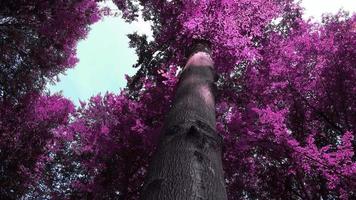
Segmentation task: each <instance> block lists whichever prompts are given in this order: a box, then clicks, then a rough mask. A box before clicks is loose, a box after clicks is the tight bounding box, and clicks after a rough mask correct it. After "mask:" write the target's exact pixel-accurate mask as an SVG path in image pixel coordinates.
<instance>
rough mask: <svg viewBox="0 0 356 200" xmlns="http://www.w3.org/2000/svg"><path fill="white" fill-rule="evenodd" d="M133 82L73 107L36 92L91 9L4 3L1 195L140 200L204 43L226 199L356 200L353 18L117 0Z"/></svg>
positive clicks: (87, 5) (58, 68)
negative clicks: (189, 63) (195, 52)
mask: <svg viewBox="0 0 356 200" xmlns="http://www.w3.org/2000/svg"><path fill="white" fill-rule="evenodd" d="M114 3H115V4H116V5H117V6H118V8H119V9H120V10H121V12H122V17H123V18H124V19H125V20H127V21H128V22H130V21H132V20H135V19H136V18H137V17H138V15H139V14H140V13H142V16H143V17H144V19H145V20H150V21H152V22H153V26H152V29H153V41H147V38H146V36H142V35H138V34H135V33H134V34H131V35H129V38H130V40H131V42H130V46H131V47H133V48H135V49H136V53H137V55H138V57H139V58H138V61H137V63H136V64H135V65H134V67H137V68H138V72H137V74H136V75H134V76H132V77H128V85H127V87H126V88H125V89H124V90H122V91H121V92H120V93H119V94H112V93H107V94H105V95H103V96H101V95H97V96H93V97H92V98H91V99H90V100H89V101H88V102H86V103H85V102H82V103H81V106H79V107H78V108H75V107H74V106H73V104H72V103H71V102H70V101H69V100H67V99H65V98H64V97H62V96H60V95H58V94H56V95H48V94H44V93H41V91H42V89H43V86H44V84H45V82H46V81H48V80H51V78H53V77H54V76H56V75H57V74H58V73H61V72H63V71H64V70H65V69H66V68H69V67H73V66H74V64H75V62H76V58H75V45H76V42H77V41H78V40H79V39H82V38H84V37H85V35H86V34H87V32H88V26H89V25H90V24H92V23H94V22H96V21H97V20H98V19H99V18H100V15H101V13H100V9H99V8H98V6H97V1H94V0H71V1H40V0H37V1H26V0H22V1H16V2H14V1H6V0H5V1H2V2H1V3H0V38H1V41H0V48H1V49H2V51H1V52H2V53H1V55H0V66H1V75H0V76H1V78H0V81H1V82H0V83H1V84H0V87H1V88H0V89H1V90H0V92H1V93H0V95H1V96H0V97H1V98H2V99H1V104H0V110H1V116H0V134H1V139H0V161H1V162H0V186H1V187H0V188H1V189H0V197H4V198H6V199H18V198H20V197H23V198H25V199H36V198H42V199H139V195H140V192H141V189H142V184H143V179H144V177H145V174H146V172H147V166H148V163H149V161H150V158H151V156H152V153H153V152H154V150H155V148H156V144H157V138H158V134H159V132H160V130H161V129H162V126H163V121H164V116H165V114H166V113H167V111H168V109H169V108H170V106H171V103H172V98H173V92H174V91H175V89H176V85H177V82H178V78H179V76H180V71H181V68H182V67H183V66H184V62H185V61H186V59H187V58H186V56H187V54H189V51H190V49H189V48H188V47H189V46H190V45H191V44H192V43H193V42H194V41H197V40H199V41H205V42H208V43H210V44H211V46H212V57H213V60H214V62H215V66H216V71H217V75H218V77H217V90H216V94H217V100H216V101H217V102H216V104H217V105H216V111H217V130H218V132H219V133H220V134H221V136H222V137H223V167H224V172H225V181H226V186H227V193H228V199H231V200H233V199H354V198H356V193H355V188H356V162H355V161H356V157H355V150H356V142H355V133H356V130H355V129H356V127H355V125H356V115H355V113H356V105H355V103H356V102H355V100H354V99H355V97H356V95H355V94H356V89H355V84H354V83H355V81H356V69H355V65H356V16H355V15H349V14H348V13H345V12H339V13H338V14H336V15H334V16H332V15H325V16H324V17H323V20H322V22H321V23H312V22H310V21H306V20H303V18H302V13H303V9H302V8H301V7H300V6H299V5H298V4H297V3H295V2H294V1H292V0H237V1H236V0H211V1H209V0H201V1H186V0H170V1H168V0H167V1H162V0H150V1H146V0H136V1H130V0H114Z"/></svg>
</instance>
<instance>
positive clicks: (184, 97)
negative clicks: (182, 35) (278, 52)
mask: <svg viewBox="0 0 356 200" xmlns="http://www.w3.org/2000/svg"><path fill="white" fill-rule="evenodd" d="M198 46H199V45H198ZM205 50H206V49H205ZM209 52H210V51H207V52H203V51H202V49H199V48H198V51H197V52H195V53H192V54H191V56H190V58H189V59H188V62H187V64H186V66H185V67H184V70H183V72H182V74H181V77H180V81H179V83H178V89H177V91H176V95H175V99H174V102H173V106H172V108H171V110H170V112H169V113H168V116H167V118H166V122H165V127H164V129H163V133H162V135H161V138H160V143H159V145H158V148H157V151H156V153H155V155H154V157H153V160H152V162H151V165H150V167H149V169H148V174H147V177H146V181H145V185H144V187H143V193H142V199H144V200H203V199H204V200H206V199H209V200H210V199H211V200H224V199H227V196H226V191H225V184H224V182H225V181H224V175H223V169H222V160H221V154H222V153H221V145H222V139H221V136H219V135H218V134H217V133H216V129H215V125H216V121H215V99H214V92H213V90H214V86H215V85H214V81H215V73H214V70H213V61H212V59H211V57H210V53H209Z"/></svg>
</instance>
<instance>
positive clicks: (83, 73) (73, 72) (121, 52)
mask: <svg viewBox="0 0 356 200" xmlns="http://www.w3.org/2000/svg"><path fill="white" fill-rule="evenodd" d="M107 6H109V7H111V8H114V6H113V4H112V3H111V4H107ZM302 6H304V7H305V8H306V10H305V16H304V17H305V18H309V17H312V18H314V21H319V20H320V16H321V14H322V13H325V12H329V13H336V12H337V11H338V10H339V9H340V8H341V7H343V8H344V9H345V10H348V11H350V12H356V0H303V1H302ZM135 31H137V32H139V33H142V34H143V33H145V34H147V35H149V36H150V35H151V34H152V33H151V30H150V24H149V23H147V22H144V21H143V20H142V19H140V20H139V21H137V22H133V23H131V24H128V23H125V22H124V21H123V20H122V19H121V18H120V17H105V18H104V19H103V20H101V21H99V22H97V23H96V24H94V25H92V26H91V31H90V32H89V34H88V36H87V38H86V39H85V40H82V41H80V42H79V43H78V49H77V56H78V58H79V60H80V61H79V63H78V64H77V65H76V66H75V68H73V69H69V70H67V71H66V74H65V75H60V76H59V79H60V81H59V82H57V83H56V84H55V85H48V86H47V88H48V89H49V90H50V91H51V93H55V92H62V94H63V95H64V96H65V97H67V98H69V99H71V100H72V101H73V102H74V103H75V104H77V105H78V103H79V101H78V100H79V99H80V100H82V101H83V100H84V101H85V100H87V99H89V98H90V97H91V96H93V95H96V94H98V93H102V94H104V93H105V92H106V91H110V92H114V93H118V92H119V91H120V89H121V88H123V87H125V86H126V80H125V74H128V75H133V74H135V72H136V69H133V68H132V67H131V66H132V65H133V64H134V63H135V62H136V60H137V56H136V54H135V51H134V49H130V48H129V45H128V42H129V40H128V38H127V37H126V35H127V34H129V33H133V32H135Z"/></svg>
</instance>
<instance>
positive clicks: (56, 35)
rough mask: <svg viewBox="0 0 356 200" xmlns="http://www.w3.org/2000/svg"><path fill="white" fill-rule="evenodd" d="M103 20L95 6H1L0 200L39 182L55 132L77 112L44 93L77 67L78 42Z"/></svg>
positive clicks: (41, 0)
mask: <svg viewBox="0 0 356 200" xmlns="http://www.w3.org/2000/svg"><path fill="white" fill-rule="evenodd" d="M99 18H100V12H99V8H98V6H97V2H96V1H95V0H70V1H64V0H63V1H62V0H59V1H57V0H56V1H46V0H36V1H30V0H20V1H12V0H2V1H1V2H0V52H1V53H0V138H1V139H0V188H1V189H0V199H19V198H20V197H21V196H22V195H23V194H24V193H27V191H28V190H29V188H30V185H31V183H36V181H38V180H40V177H39V172H41V171H42V170H43V167H44V163H46V162H47V160H48V159H49V158H48V154H49V150H50V149H51V148H50V146H51V143H52V142H53V140H54V138H56V137H57V136H56V135H55V134H54V133H53V129H55V128H58V127H61V126H64V125H65V124H66V123H68V122H69V116H70V114H71V113H73V112H74V106H73V104H72V103H71V102H70V101H69V100H67V99H64V98H63V97H61V96H59V95H53V96H48V95H47V94H42V90H43V89H44V87H45V85H46V83H47V82H48V81H53V80H54V78H55V77H56V76H57V75H58V74H59V73H62V72H64V71H65V70H66V69H68V68H70V67H73V66H74V65H75V63H76V62H77V58H76V55H75V54H76V52H75V51H76V43H77V41H78V40H79V39H83V38H85V36H86V34H87V32H88V30H89V25H90V24H92V23H94V22H96V21H97V20H98V19H99Z"/></svg>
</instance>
